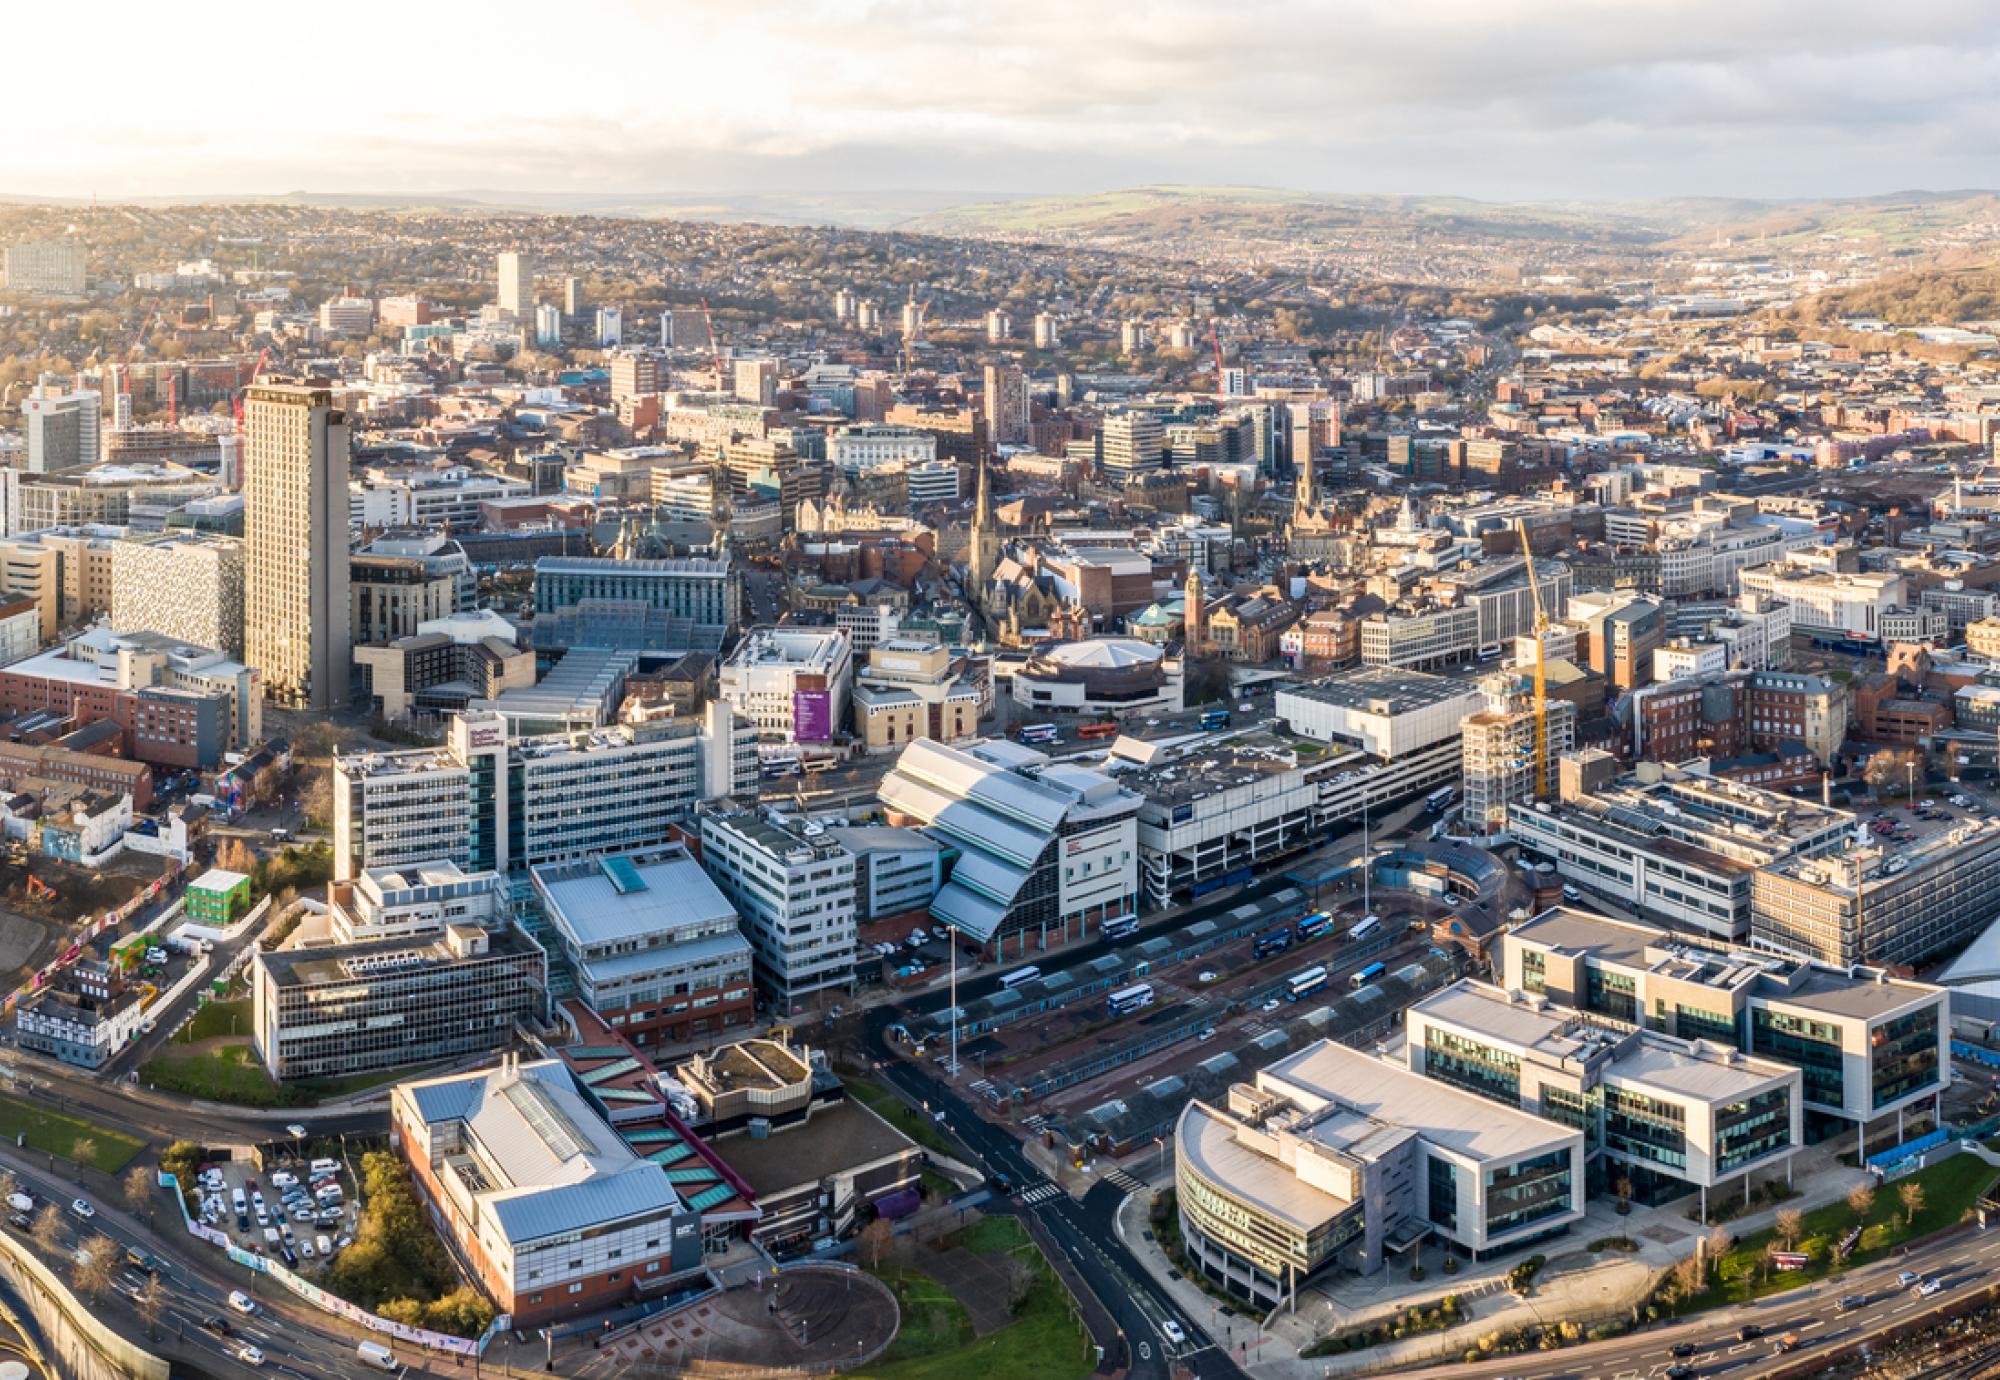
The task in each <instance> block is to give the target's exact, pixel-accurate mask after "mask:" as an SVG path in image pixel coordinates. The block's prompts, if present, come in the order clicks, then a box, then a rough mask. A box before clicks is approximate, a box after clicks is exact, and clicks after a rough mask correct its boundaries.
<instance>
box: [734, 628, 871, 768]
mask: <svg viewBox="0 0 2000 1380" xmlns="http://www.w3.org/2000/svg"><path fill="white" fill-rule="evenodd" d="M853 662H854V657H853V648H852V643H851V642H850V641H849V639H848V635H847V634H846V633H845V632H844V631H842V630H841V629H839V628H833V629H822V628H795V627H781V628H753V629H752V630H751V631H750V632H749V634H748V635H746V636H745V637H744V639H743V641H742V642H740V643H738V644H737V647H736V650H735V651H733V652H731V653H730V654H729V659H728V660H727V661H725V662H723V663H722V682H721V690H722V699H723V701H724V702H725V703H727V704H728V705H730V706H731V707H732V708H734V709H735V710H736V712H737V713H739V714H741V715H743V717H745V718H746V719H748V720H750V722H751V723H753V724H755V725H756V726H757V732H758V735H759V736H760V737H762V738H763V739H765V740H766V741H767V742H782V743H789V742H799V741H813V742H825V741H827V737H828V735H829V734H830V732H831V731H832V729H834V728H837V727H838V726H839V725H841V724H843V723H845V722H846V721H847V702H848V695H849V693H850V691H851V690H852V688H853V683H854V664H853ZM822 709H824V711H825V712H826V715H827V717H826V718H825V719H823V720H817V719H816V717H815V716H816V715H817V714H818V713H819V711H820V710H822ZM801 715H803V716H804V719H805V721H804V722H801V721H800V717H801ZM822 723H823V724H824V725H826V727H827V733H821V732H820V731H819V725H820V724H822ZM801 733H803V734H804V735H805V736H804V737H800V734H801Z"/></svg>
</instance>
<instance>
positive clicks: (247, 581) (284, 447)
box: [243, 384, 353, 711]
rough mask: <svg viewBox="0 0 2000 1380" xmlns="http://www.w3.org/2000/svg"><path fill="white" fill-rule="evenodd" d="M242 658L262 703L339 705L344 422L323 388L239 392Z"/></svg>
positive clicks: (345, 600)
mask: <svg viewBox="0 0 2000 1380" xmlns="http://www.w3.org/2000/svg"><path fill="white" fill-rule="evenodd" d="M243 426H244V437H245V444H244V467H245V475H244V481H243V546H244V577H243V623H244V628H243V656H244V660H246V661H248V662H249V663H250V665H252V666H254V667H256V668H257V670H258V671H260V672H261V673H262V674H263V677H264V691H265V693H266V694H268V695H270V696H271V697H272V698H274V699H277V700H281V701H284V702H287V703H291V704H296V705H299V706H301V707H304V708H310V709H313V710H320V711H324V710H330V709H338V708H340V707H342V706H343V705H345V704H346V703H347V688H348V679H349V676H350V675H351V673H352V669H353V658H352V655H351V651H352V636H351V620H352V618H353V611H352V606H351V604H350V602H349V594H348V550H347V469H348V434H347V414H346V413H345V412H342V411H340V410H338V409H337V408H335V407H334V405H333V393H332V390H331V389H329V388H326V387H318V386H311V385H303V384H255V385H253V386H252V387H251V388H249V389H248V390H247V391H246V393H245V394H244V402H243Z"/></svg>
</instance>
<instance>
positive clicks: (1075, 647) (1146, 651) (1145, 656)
mask: <svg viewBox="0 0 2000 1380" xmlns="http://www.w3.org/2000/svg"><path fill="white" fill-rule="evenodd" d="M1041 655H1043V656H1046V657H1047V658H1048V659H1049V660H1051V661H1057V662H1061V663H1062V664H1063V665H1065V666H1076V667H1087V668H1092V669H1109V670H1120V669H1123V668H1125V667H1127V666H1151V665H1152V664H1153V663H1154V662H1156V661H1158V660H1159V659H1160V658H1161V656H1162V655H1164V652H1163V650H1162V649H1161V648H1159V647H1155V646H1154V645H1153V644H1152V643H1150V642H1141V641H1139V639H1137V638H1136V637H1093V638H1090V639H1089V640H1087V641H1084V642H1064V643H1062V644H1061V645H1059V646H1055V647H1050V648H1049V649H1048V650H1047V651H1045V652H1042V653H1041Z"/></svg>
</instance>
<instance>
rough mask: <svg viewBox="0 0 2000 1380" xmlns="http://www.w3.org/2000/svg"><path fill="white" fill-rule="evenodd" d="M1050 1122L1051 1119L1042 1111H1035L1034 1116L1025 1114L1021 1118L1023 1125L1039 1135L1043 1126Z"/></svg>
mask: <svg viewBox="0 0 2000 1380" xmlns="http://www.w3.org/2000/svg"><path fill="white" fill-rule="evenodd" d="M1048 1124H1049V1119H1048V1118H1047V1117H1045V1116H1043V1115H1042V1114H1041V1113H1040V1112H1037V1113H1035V1114H1034V1115H1033V1116H1024V1117H1022V1118H1021V1125H1022V1126H1024V1127H1026V1128H1027V1129H1028V1130H1030V1131H1033V1132H1034V1133H1036V1134H1037V1135H1039V1134H1041V1130H1042V1128H1043V1127H1044V1126H1046V1125H1048Z"/></svg>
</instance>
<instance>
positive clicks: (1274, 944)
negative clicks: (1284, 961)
mask: <svg viewBox="0 0 2000 1380" xmlns="http://www.w3.org/2000/svg"><path fill="white" fill-rule="evenodd" d="M1291 947H1292V932H1291V931H1290V930H1272V931H1271V932H1270V933H1268V934H1260V935H1258V936H1257V939H1256V942H1255V943H1253V944H1252V945H1251V946H1250V956H1251V957H1252V958H1269V957H1270V956H1271V955H1272V954H1281V953H1283V952H1284V951H1285V950H1287V949H1289V948H1291Z"/></svg>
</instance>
